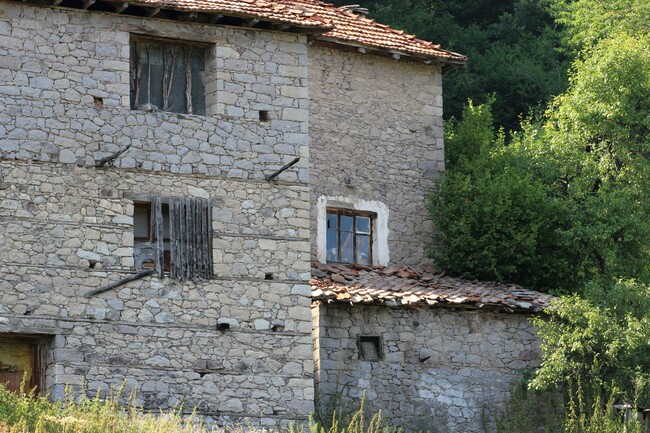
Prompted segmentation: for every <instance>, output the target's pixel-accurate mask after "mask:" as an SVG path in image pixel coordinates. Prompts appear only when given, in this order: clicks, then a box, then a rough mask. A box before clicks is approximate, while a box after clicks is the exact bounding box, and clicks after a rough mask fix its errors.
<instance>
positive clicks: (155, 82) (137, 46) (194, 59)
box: [131, 38, 207, 115]
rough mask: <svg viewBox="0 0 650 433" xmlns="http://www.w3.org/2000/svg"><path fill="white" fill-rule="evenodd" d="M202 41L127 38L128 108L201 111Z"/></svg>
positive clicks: (202, 103)
mask: <svg viewBox="0 0 650 433" xmlns="http://www.w3.org/2000/svg"><path fill="white" fill-rule="evenodd" d="M206 51H207V48H206V46H205V45H201V44H195V43H184V42H175V41H167V40H160V39H148V38H133V39H132V40H131V108H141V107H144V106H147V105H149V106H151V107H152V108H153V107H155V108H157V109H159V110H163V111H173V112H175V113H187V114H200V115H205V78H204V72H205V57H206Z"/></svg>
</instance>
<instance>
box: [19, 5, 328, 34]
mask: <svg viewBox="0 0 650 433" xmlns="http://www.w3.org/2000/svg"><path fill="white" fill-rule="evenodd" d="M10 1H12V0H10ZM13 1H14V2H20V3H24V4H29V5H32V6H40V7H54V8H57V9H75V10H87V11H89V12H102V13H109V14H115V15H126V16H136V17H139V18H156V19H167V20H173V21H182V22H192V23H197V24H206V25H221V26H224V25H225V26H234V27H245V28H252V29H260V30H262V29H263V30H271V31H282V32H288V33H301V34H308V35H318V34H321V33H324V32H327V31H329V30H331V29H332V26H330V25H327V24H325V23H316V22H314V23H297V22H295V21H293V20H291V19H279V18H274V17H268V16H264V15H262V14H255V13H246V12H239V11H229V10H225V9H219V8H214V9H209V10H208V9H205V8H203V9H197V8H189V7H187V8H184V7H179V6H177V5H174V4H170V3H162V2H161V3H157V4H153V3H145V2H139V1H129V0H88V1H84V2H70V1H66V0H13ZM264 23H267V27H263V25H264Z"/></svg>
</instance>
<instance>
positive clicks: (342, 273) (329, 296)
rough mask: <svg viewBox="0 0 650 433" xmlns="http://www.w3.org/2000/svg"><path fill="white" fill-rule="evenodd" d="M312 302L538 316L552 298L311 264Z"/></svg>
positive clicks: (378, 269) (417, 273) (421, 273)
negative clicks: (442, 307)
mask: <svg viewBox="0 0 650 433" xmlns="http://www.w3.org/2000/svg"><path fill="white" fill-rule="evenodd" d="M310 284H311V287H312V299H313V300H314V301H323V302H338V303H349V304H352V305H384V306H387V307H416V308H418V307H419V308H421V307H432V306H447V307H463V308H469V309H491V310H498V311H504V312H519V313H540V312H542V311H543V310H544V309H545V308H547V307H549V306H550V304H551V300H552V299H553V298H554V297H553V296H552V295H549V294H546V293H540V292H536V291H533V290H526V289H524V288H522V287H520V286H517V285H514V284H501V283H493V282H485V281H477V280H464V279H461V278H453V277H448V276H446V275H444V273H433V272H432V270H429V271H427V270H424V269H416V268H410V267H404V266H402V267H399V266H389V267H384V266H363V265H347V264H338V263H336V264H323V263H317V262H312V279H311V281H310Z"/></svg>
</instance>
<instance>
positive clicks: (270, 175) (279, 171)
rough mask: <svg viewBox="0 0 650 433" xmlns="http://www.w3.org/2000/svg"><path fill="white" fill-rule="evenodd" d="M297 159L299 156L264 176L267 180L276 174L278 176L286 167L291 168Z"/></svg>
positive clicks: (298, 159)
mask: <svg viewBox="0 0 650 433" xmlns="http://www.w3.org/2000/svg"><path fill="white" fill-rule="evenodd" d="M298 161H300V157H299V156H298V157H296V158H294V159H293V161H291V162H290V163H288V164H285V165H284V166H282V168H281V169H279V170H277V171H276V172H275V173H273V174H267V175H266V176H265V179H266V180H268V181H271V180H273V179H275V178H276V177H278V176H279V175H280V174H281V173H282V172H283V171H285V170H286V169H288V168H291V167H292V166H293V165H294V164H296V163H297V162H298Z"/></svg>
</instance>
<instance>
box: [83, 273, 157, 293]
mask: <svg viewBox="0 0 650 433" xmlns="http://www.w3.org/2000/svg"><path fill="white" fill-rule="evenodd" d="M154 272H156V270H155V269H146V270H144V271H140V272H138V273H137V274H133V275H129V276H127V277H124V278H122V279H121V280H118V281H116V282H114V283H111V284H108V285H106V286H103V287H100V288H98V289H94V290H91V291H90V292H87V293H85V294H84V296H85V297H86V298H90V297H93V296H95V295H99V294H100V293H104V292H107V291H109V290H112V289H114V288H116V287H119V286H121V285H122V284H126V283H128V282H130V281H135V280H139V279H140V278H144V277H146V276H148V275H151V274H153V273H154Z"/></svg>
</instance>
